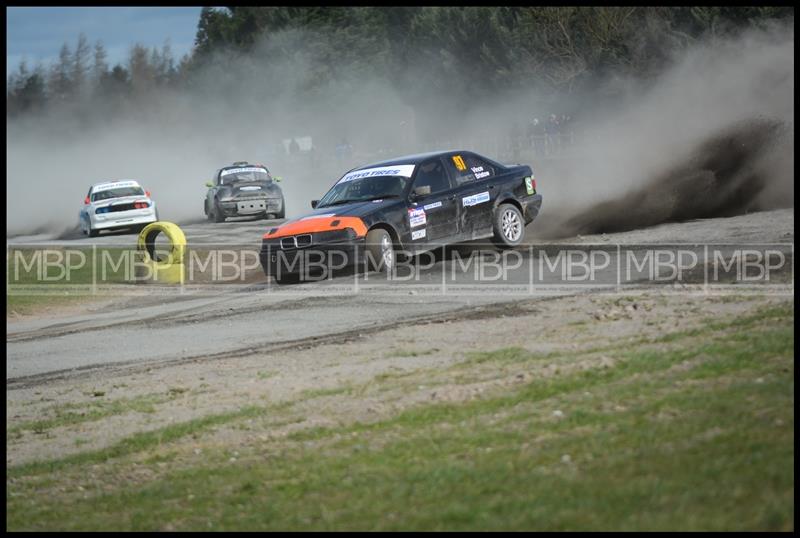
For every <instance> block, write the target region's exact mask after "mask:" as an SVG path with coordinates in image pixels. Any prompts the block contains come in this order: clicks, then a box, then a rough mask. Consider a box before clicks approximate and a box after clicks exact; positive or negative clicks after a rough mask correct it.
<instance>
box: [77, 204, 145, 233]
mask: <svg viewBox="0 0 800 538" xmlns="http://www.w3.org/2000/svg"><path fill="white" fill-rule="evenodd" d="M91 220H92V229H94V230H108V229H109V228H127V227H128V226H138V225H140V224H150V223H151V222H156V221H157V220H158V218H156V211H155V209H154V208H148V209H136V210H133V211H120V212H119V213H116V214H114V213H106V214H105V215H94V216H93V217H92V219H91Z"/></svg>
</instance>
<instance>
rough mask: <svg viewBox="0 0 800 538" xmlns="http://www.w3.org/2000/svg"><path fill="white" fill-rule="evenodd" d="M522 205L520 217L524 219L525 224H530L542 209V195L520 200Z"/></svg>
mask: <svg viewBox="0 0 800 538" xmlns="http://www.w3.org/2000/svg"><path fill="white" fill-rule="evenodd" d="M520 203H521V204H522V215H523V217H524V218H525V224H530V223H531V222H533V219H535V218H536V217H538V216H539V211H540V210H541V209H542V195H541V194H531V195H529V196H526V197H524V198H523V199H522V200H520Z"/></svg>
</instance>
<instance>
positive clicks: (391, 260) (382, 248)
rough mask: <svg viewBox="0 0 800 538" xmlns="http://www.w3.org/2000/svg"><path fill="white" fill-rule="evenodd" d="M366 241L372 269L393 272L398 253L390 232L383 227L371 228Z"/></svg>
mask: <svg viewBox="0 0 800 538" xmlns="http://www.w3.org/2000/svg"><path fill="white" fill-rule="evenodd" d="M366 243H367V252H368V253H369V266H370V270H372V271H379V272H381V273H391V272H392V270H393V269H394V265H395V259H396V256H395V254H396V253H395V251H394V243H393V242H392V236H390V235H389V232H387V231H386V230H383V229H381V228H376V229H374V230H370V231H369V233H367V241H366Z"/></svg>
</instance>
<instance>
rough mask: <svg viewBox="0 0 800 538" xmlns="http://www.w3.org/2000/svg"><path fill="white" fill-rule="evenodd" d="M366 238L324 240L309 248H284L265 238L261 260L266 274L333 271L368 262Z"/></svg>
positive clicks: (305, 274)
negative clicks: (339, 241) (340, 240)
mask: <svg viewBox="0 0 800 538" xmlns="http://www.w3.org/2000/svg"><path fill="white" fill-rule="evenodd" d="M365 251H366V242H365V241H364V239H360V240H355V241H350V242H346V243H321V244H317V245H312V246H310V247H308V248H293V249H283V248H281V246H280V244H279V243H276V242H274V241H270V242H267V241H264V242H263V243H262V246H261V252H260V259H261V267H262V268H263V269H264V274H265V275H267V276H274V277H276V278H280V277H281V276H282V275H304V276H308V275H311V274H313V273H319V272H325V273H326V274H330V273H332V272H333V271H337V270H340V269H344V268H345V267H352V266H355V265H361V264H363V263H365V262H366V260H367V258H366V256H365Z"/></svg>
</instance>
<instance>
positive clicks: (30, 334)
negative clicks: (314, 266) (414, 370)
mask: <svg viewBox="0 0 800 538" xmlns="http://www.w3.org/2000/svg"><path fill="white" fill-rule="evenodd" d="M234 299H236V297H229V298H226V299H223V300H220V301H219V302H218V303H217V304H215V305H214V307H217V308H218V309H217V310H216V311H211V312H207V313H201V314H195V313H192V312H194V311H197V310H203V309H207V308H209V305H208V304H203V305H198V306H194V307H191V308H187V309H185V310H184V311H183V312H182V313H179V314H177V315H164V314H157V315H153V316H148V317H144V318H140V319H136V320H126V321H119V322H115V323H107V324H104V325H89V326H80V324H81V323H86V322H83V321H75V322H69V323H59V324H56V325H50V326H48V327H47V328H45V329H37V330H33V331H26V332H19V333H9V334H7V335H6V343H16V342H27V341H31V340H40V339H43V338H54V337H58V336H65V335H69V334H76V333H82V332H94V331H105V330H108V329H114V328H117V327H121V326H125V327H137V326H143V327H146V328H153V327H167V326H174V325H182V324H189V323H198V322H201V321H213V320H215V319H219V318H231V317H234V316H239V315H246V314H253V313H256V312H263V311H265V310H266V309H273V308H274V309H280V310H281V311H283V310H299V309H302V308H305V307H308V306H327V305H326V303H328V304H330V305H331V306H333V305H334V304H336V303H340V302H341V301H342V298H341V297H308V298H305V299H298V300H289V301H281V302H277V303H268V304H258V305H255V306H251V307H245V308H235V309H234V308H231V307H225V306H222V303H225V302H228V301H232V300H234ZM212 308H213V307H212ZM219 308H222V310H219Z"/></svg>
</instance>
